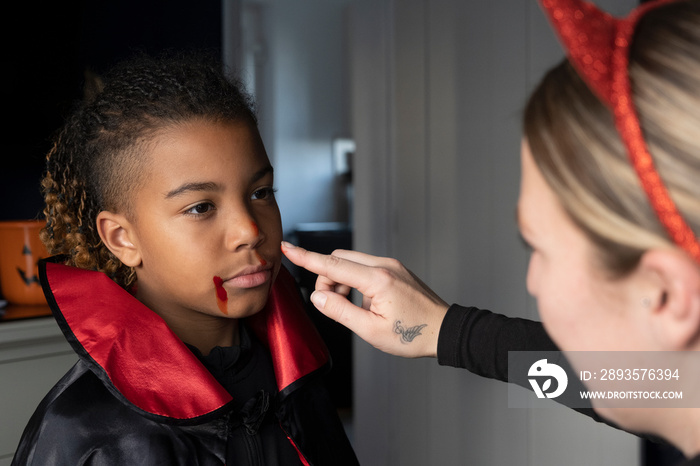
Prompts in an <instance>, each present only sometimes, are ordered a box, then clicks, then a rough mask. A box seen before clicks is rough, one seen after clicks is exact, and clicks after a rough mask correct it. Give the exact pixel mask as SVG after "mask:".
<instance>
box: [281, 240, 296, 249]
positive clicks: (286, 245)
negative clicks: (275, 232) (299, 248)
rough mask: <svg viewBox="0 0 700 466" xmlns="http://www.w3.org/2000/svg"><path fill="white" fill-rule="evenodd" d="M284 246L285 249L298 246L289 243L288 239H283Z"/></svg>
mask: <svg viewBox="0 0 700 466" xmlns="http://www.w3.org/2000/svg"><path fill="white" fill-rule="evenodd" d="M282 247H283V248H284V249H294V248H296V246H294V245H293V244H292V243H288V242H286V241H282Z"/></svg>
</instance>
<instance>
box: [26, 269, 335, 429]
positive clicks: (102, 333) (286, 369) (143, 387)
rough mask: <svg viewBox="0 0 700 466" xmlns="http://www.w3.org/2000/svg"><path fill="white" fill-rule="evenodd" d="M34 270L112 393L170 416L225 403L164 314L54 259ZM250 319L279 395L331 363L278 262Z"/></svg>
mask: <svg viewBox="0 0 700 466" xmlns="http://www.w3.org/2000/svg"><path fill="white" fill-rule="evenodd" d="M40 273H41V275H42V276H41V281H42V285H43V288H44V293H45V294H46V297H47V299H48V302H49V304H50V305H51V308H52V310H53V313H54V316H55V317H56V320H57V321H58V323H59V326H60V327H61V329H62V330H63V332H64V334H65V335H66V337H67V338H68V341H69V342H70V344H71V346H73V349H74V350H75V351H76V352H77V353H78V354H79V355H80V356H81V357H82V358H83V359H85V360H87V362H88V363H89V364H90V365H91V367H92V369H93V371H94V372H95V373H97V375H98V376H99V377H100V378H101V379H102V380H103V381H105V382H107V383H108V386H109V385H111V387H110V389H111V388H114V389H116V392H117V395H118V396H120V397H123V398H125V399H126V401H128V402H129V403H131V404H133V405H135V406H136V407H137V408H139V409H141V410H143V411H145V412H147V413H151V414H155V415H157V416H165V417H168V418H174V419H192V418H196V417H199V416H203V415H205V414H208V413H211V412H213V411H215V410H217V409H219V408H221V407H223V406H224V405H225V404H227V403H228V402H229V401H231V396H230V395H229V394H228V392H227V391H226V390H224V388H223V387H222V386H221V385H219V383H218V382H217V381H216V380H215V379H214V377H213V376H212V375H211V374H210V373H209V372H208V371H207V370H206V369H205V368H204V366H203V365H202V364H201V363H200V362H199V360H198V359H197V358H196V357H195V356H194V355H193V354H192V353H191V352H190V350H189V349H187V347H186V346H185V344H184V343H182V341H181V340H180V339H179V338H177V337H176V336H175V334H174V333H173V332H172V331H171V330H170V328H168V326H167V325H166V324H165V322H164V321H163V319H161V318H160V316H158V315H157V314H156V313H155V312H153V311H151V310H150V309H148V308H147V307H146V306H145V305H143V304H142V303H141V302H140V301H138V300H137V299H136V298H134V297H133V296H132V295H130V294H129V293H128V292H126V291H125V290H123V289H122V288H121V287H120V286H118V285H117V284H116V283H114V282H113V281H112V280H111V279H109V278H108V277H107V276H106V275H105V274H103V273H100V272H94V271H89V270H83V269H78V268H75V267H69V266H65V265H61V264H57V263H52V262H42V263H41V266H40ZM248 324H249V326H250V327H251V328H252V329H253V331H254V332H255V334H256V335H257V336H258V338H259V339H260V340H261V341H262V342H263V343H265V344H266V345H267V346H268V347H269V349H270V353H271V355H272V361H273V365H274V371H275V376H276V378H277V385H278V388H279V390H280V392H282V395H284V394H286V393H287V392H289V391H291V390H293V384H294V382H296V381H298V380H299V379H300V378H302V377H304V376H306V375H309V374H311V373H312V372H314V371H316V370H318V369H320V368H321V367H323V366H325V365H326V364H327V363H328V362H329V356H328V351H327V349H326V347H325V345H324V344H323V341H322V340H321V338H320V336H319V334H318V332H317V331H316V329H315V328H314V326H313V325H312V324H311V321H310V319H309V317H308V316H307V314H306V311H305V309H304V306H303V304H302V302H301V299H300V296H299V292H298V289H297V287H296V283H295V281H294V279H293V277H292V276H291V274H290V273H289V272H288V271H287V270H286V269H284V267H282V268H281V270H280V273H279V274H278V277H277V280H276V281H275V283H274V285H273V287H272V291H271V293H270V299H269V300H268V303H267V305H266V307H265V309H263V310H262V311H260V312H259V313H258V314H256V315H255V316H253V317H251V318H249V319H248ZM113 391H114V390H113Z"/></svg>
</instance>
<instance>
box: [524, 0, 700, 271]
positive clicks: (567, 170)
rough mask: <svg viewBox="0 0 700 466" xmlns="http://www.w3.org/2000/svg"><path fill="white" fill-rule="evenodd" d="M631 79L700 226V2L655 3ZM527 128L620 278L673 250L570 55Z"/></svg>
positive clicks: (554, 183) (684, 210)
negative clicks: (659, 251) (651, 253)
mask: <svg viewBox="0 0 700 466" xmlns="http://www.w3.org/2000/svg"><path fill="white" fill-rule="evenodd" d="M629 74H630V80H631V82H632V87H633V94H634V101H635V105H636V108H637V112H638V115H639V119H640V123H641V127H642V131H643V133H644V137H645V140H646V142H647V145H648V148H649V152H650V153H651V155H652V158H653V159H654V162H655V164H656V168H657V170H658V172H659V174H660V176H661V178H662V179H663V181H664V183H665V185H666V187H667V189H668V190H669V192H670V194H671V197H672V199H673V200H674V202H675V204H676V206H677V207H678V209H679V210H680V212H681V214H682V215H683V217H684V218H685V220H686V222H688V224H689V225H690V227H691V228H692V229H693V231H694V232H695V233H696V235H698V233H700V135H699V133H698V131H700V3H699V2H697V1H690V2H680V3H673V4H670V5H668V6H665V7H660V8H658V9H656V10H653V11H651V12H649V13H647V15H646V16H645V17H644V18H643V19H642V20H641V21H640V23H639V24H638V26H637V30H636V35H635V39H634V43H633V44H632V47H631V51H630V66H629ZM524 134H525V137H526V138H527V141H528V143H529V146H530V149H531V151H532V154H533V158H534V159H535V163H536V164H537V166H538V168H539V170H540V171H541V172H542V175H543V176H544V178H545V180H546V181H547V183H548V184H549V185H550V187H551V188H552V190H553V191H554V192H555V194H556V195H557V197H558V198H559V200H560V202H561V203H562V205H563V207H564V209H565V210H566V212H567V213H568V214H569V216H570V217H571V218H572V220H573V221H574V222H575V223H576V224H577V225H578V226H579V227H580V228H581V229H582V230H583V231H584V232H585V233H586V234H587V236H588V237H589V238H590V239H591V240H592V242H593V243H594V244H595V245H596V246H597V249H598V251H599V254H598V257H597V259H598V260H599V261H600V262H601V264H602V266H603V267H604V268H606V269H607V270H609V271H610V272H612V273H613V274H614V275H618V276H621V275H624V274H626V273H628V272H630V271H631V270H632V269H634V268H635V267H636V265H637V264H638V262H639V259H640V258H641V256H642V254H643V253H644V251H646V250H648V249H651V248H657V247H672V246H673V243H672V242H671V240H670V239H669V237H668V235H667V234H666V232H665V230H664V229H663V227H662V226H661V224H660V223H659V221H658V219H657V217H656V215H655V214H654V212H653V211H652V209H651V207H650V205H649V202H648V200H647V197H646V195H645V193H644V191H643V190H642V188H641V185H640V182H639V180H638V178H637V176H636V173H635V172H634V169H633V167H632V165H631V164H630V162H629V158H628V155H627V152H626V150H625V148H624V147H623V145H622V142H621V140H620V137H619V135H618V133H617V131H616V130H615V125H614V122H613V118H612V115H611V113H610V111H609V109H608V108H607V107H605V106H604V105H603V104H602V103H601V102H600V100H598V98H597V97H596V96H595V95H594V94H593V93H592V92H591V90H590V89H589V88H588V86H587V85H586V84H585V83H584V82H583V81H582V80H581V78H580V77H579V76H578V74H577V73H576V71H575V70H574V69H573V67H572V66H571V65H570V64H569V63H568V62H563V63H562V64H560V65H559V66H557V67H555V68H554V69H552V70H551V71H550V72H549V73H548V74H547V76H545V78H544V79H543V80H542V82H541V83H540V85H539V86H538V88H537V89H536V90H535V92H534V93H533V94H532V96H531V97H530V100H529V102H528V105H527V107H526V110H525V118H524Z"/></svg>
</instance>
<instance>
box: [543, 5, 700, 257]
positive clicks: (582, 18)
mask: <svg viewBox="0 0 700 466" xmlns="http://www.w3.org/2000/svg"><path fill="white" fill-rule="evenodd" d="M672 1H674V0H657V1H654V2H649V3H645V4H643V5H642V6H640V7H638V8H637V9H636V10H634V11H633V12H632V13H630V15H629V16H627V17H626V18H622V19H618V18H614V17H612V16H611V15H609V14H607V13H605V12H603V11H600V10H599V9H598V8H597V7H596V6H595V5H593V4H591V3H588V2H585V1H582V0H541V3H542V8H543V9H544V11H545V12H546V13H547V16H548V17H549V20H550V21H551V23H552V25H553V26H554V29H555V30H556V32H557V34H558V36H559V38H560V40H561V42H562V44H563V45H564V48H565V49H566V51H567V55H568V57H569V61H570V62H571V63H572V65H573V66H574V67H575V68H576V70H577V71H578V73H579V74H580V76H581V77H582V78H583V79H584V81H586V83H587V84H588V86H589V87H590V88H591V89H592V90H593V91H594V92H595V93H596V94H597V95H598V97H599V98H600V99H601V100H602V101H603V102H604V103H605V104H606V105H607V106H608V107H610V109H611V110H612V112H613V116H614V118H615V125H616V127H617V131H618V133H620V136H621V138H622V141H623V143H624V145H625V147H626V148H627V153H628V154H629V157H630V161H631V162H632V165H633V166H634V169H635V170H636V172H637V176H638V177H639V180H640V181H641V184H642V187H643V188H644V191H645V192H646V195H647V197H648V199H649V202H650V203H651V206H652V207H653V209H654V211H655V212H656V216H657V217H658V219H659V221H660V222H661V224H662V225H663V226H664V228H665V229H666V231H667V232H668V235H669V236H670V237H671V239H672V240H673V242H674V243H676V244H677V245H678V246H680V247H681V248H683V249H684V250H685V251H686V252H688V253H689V254H690V255H691V256H692V257H693V258H694V259H695V260H696V261H697V262H700V243H699V242H698V239H697V238H696V237H695V234H694V233H693V231H692V230H691V229H690V227H689V226H688V224H687V223H686V222H685V220H684V219H683V217H682V216H681V215H680V213H679V212H678V209H677V208H676V205H675V204H674V202H673V200H672V199H671V196H670V195H669V193H668V190H667V189H666V186H665V185H664V184H663V181H661V178H660V177H659V174H658V172H657V171H656V168H655V167H654V161H653V160H652V158H651V155H649V150H648V149H647V145H646V143H645V141H644V137H643V135H642V129H641V127H640V125H639V118H638V117H637V113H636V110H635V107H634V102H633V100H632V87H631V85H630V80H629V74H628V71H627V69H628V62H629V47H630V43H631V42H632V36H633V34H634V28H635V26H636V24H637V22H638V21H639V19H640V18H641V17H642V16H643V15H644V14H645V13H646V12H648V11H649V10H651V9H654V8H656V7H658V6H660V5H663V4H666V3H670V2H672Z"/></svg>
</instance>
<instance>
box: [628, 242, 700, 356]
mask: <svg viewBox="0 0 700 466" xmlns="http://www.w3.org/2000/svg"><path fill="white" fill-rule="evenodd" d="M640 270H641V271H642V272H643V273H644V274H645V275H646V276H647V277H650V278H651V280H650V282H651V293H650V294H649V296H646V297H645V299H646V300H647V303H648V305H649V310H650V314H649V318H650V320H649V322H650V324H651V326H652V328H651V334H652V335H654V336H655V338H656V339H657V344H659V345H660V348H661V349H664V350H670V351H682V350H689V349H692V348H693V347H694V346H695V345H696V344H697V343H698V341H699V340H700V266H699V265H698V264H697V263H696V262H695V261H694V260H693V259H692V258H690V257H689V256H688V255H686V254H685V253H683V252H682V251H677V250H671V249H652V250H649V251H647V252H646V253H644V255H643V256H642V260H641V262H640Z"/></svg>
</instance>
